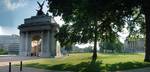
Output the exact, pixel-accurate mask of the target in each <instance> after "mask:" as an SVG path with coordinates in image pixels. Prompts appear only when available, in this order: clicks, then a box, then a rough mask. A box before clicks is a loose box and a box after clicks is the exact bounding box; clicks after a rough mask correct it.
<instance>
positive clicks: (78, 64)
mask: <svg viewBox="0 0 150 72" xmlns="http://www.w3.org/2000/svg"><path fill="white" fill-rule="evenodd" d="M91 56H92V53H77V54H70V55H69V56H64V57H61V58H41V59H36V60H29V61H25V62H24V66H28V67H36V68H43V69H50V70H68V71H75V72H100V71H101V72H107V71H116V70H126V69H134V68H142V67H150V63H146V62H143V59H144V54H142V53H137V54H98V59H97V62H96V63H95V64H94V63H91V62H90V61H91Z"/></svg>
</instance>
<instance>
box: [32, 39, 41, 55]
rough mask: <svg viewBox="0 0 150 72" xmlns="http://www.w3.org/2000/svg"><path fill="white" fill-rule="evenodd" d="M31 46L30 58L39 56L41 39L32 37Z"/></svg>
mask: <svg viewBox="0 0 150 72" xmlns="http://www.w3.org/2000/svg"><path fill="white" fill-rule="evenodd" d="M31 45H32V49H31V56H39V53H40V52H41V37H40V36H33V37H32V44H31Z"/></svg>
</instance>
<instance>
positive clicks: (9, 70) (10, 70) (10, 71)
mask: <svg viewBox="0 0 150 72" xmlns="http://www.w3.org/2000/svg"><path fill="white" fill-rule="evenodd" d="M9 72H11V62H9Z"/></svg>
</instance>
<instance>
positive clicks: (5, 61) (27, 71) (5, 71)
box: [0, 55, 70, 72]
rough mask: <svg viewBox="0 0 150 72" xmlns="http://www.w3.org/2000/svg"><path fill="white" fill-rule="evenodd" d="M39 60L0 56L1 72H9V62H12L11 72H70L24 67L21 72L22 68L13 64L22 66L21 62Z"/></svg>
mask: <svg viewBox="0 0 150 72" xmlns="http://www.w3.org/2000/svg"><path fill="white" fill-rule="evenodd" d="M33 59H39V57H21V56H15V55H12V56H11V55H0V72H9V66H8V65H9V62H11V64H12V66H11V72H70V71H54V70H44V69H37V68H30V67H23V68H22V71H20V67H17V66H14V65H13V64H20V61H26V60H33Z"/></svg>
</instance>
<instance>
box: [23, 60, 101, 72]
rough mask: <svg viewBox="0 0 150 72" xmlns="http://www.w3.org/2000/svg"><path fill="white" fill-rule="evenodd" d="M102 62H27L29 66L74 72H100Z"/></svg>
mask: <svg viewBox="0 0 150 72" xmlns="http://www.w3.org/2000/svg"><path fill="white" fill-rule="evenodd" d="M101 64H102V63H101V62H96V63H91V62H82V63H80V64H76V65H71V64H58V65H52V66H51V65H45V64H39V63H32V64H26V65H24V66H27V67H35V68H42V69H49V70H60V71H74V72H100V71H101V69H100V68H102V67H101Z"/></svg>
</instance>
